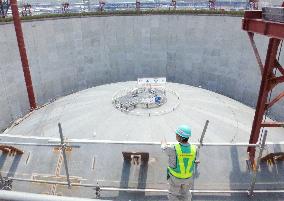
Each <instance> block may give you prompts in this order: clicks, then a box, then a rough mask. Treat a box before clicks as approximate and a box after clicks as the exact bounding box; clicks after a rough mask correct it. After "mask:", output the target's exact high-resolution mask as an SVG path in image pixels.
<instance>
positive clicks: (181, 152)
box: [161, 143, 196, 201]
mask: <svg viewBox="0 0 284 201" xmlns="http://www.w3.org/2000/svg"><path fill="white" fill-rule="evenodd" d="M161 148H162V149H163V151H164V152H166V154H167V155H168V157H169V161H168V162H169V166H168V169H167V176H168V180H169V185H170V188H169V194H168V198H169V200H170V201H191V194H190V193H189V190H190V189H191V188H192V185H193V179H192V176H193V175H192V174H193V170H194V164H195V163H194V161H195V157H196V146H195V145H190V144H188V143H186V144H182V143H180V144H176V145H171V146H162V147H161Z"/></svg>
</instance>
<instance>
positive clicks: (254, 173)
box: [249, 130, 267, 196]
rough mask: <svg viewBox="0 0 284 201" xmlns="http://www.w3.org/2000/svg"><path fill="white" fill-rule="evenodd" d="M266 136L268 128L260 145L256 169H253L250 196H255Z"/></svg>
mask: <svg viewBox="0 0 284 201" xmlns="http://www.w3.org/2000/svg"><path fill="white" fill-rule="evenodd" d="M266 137H267V130H265V132H264V135H263V139H262V142H261V145H260V150H259V155H258V158H257V162H256V169H255V170H253V175H252V180H251V184H250V188H249V196H253V191H254V187H255V183H256V176H257V171H258V168H259V164H260V160H261V157H262V152H263V150H264V146H265V142H266Z"/></svg>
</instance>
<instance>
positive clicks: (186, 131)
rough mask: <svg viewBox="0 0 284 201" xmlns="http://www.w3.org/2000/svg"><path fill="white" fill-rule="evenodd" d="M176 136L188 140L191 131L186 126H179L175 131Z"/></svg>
mask: <svg viewBox="0 0 284 201" xmlns="http://www.w3.org/2000/svg"><path fill="white" fill-rule="evenodd" d="M176 134H177V135H179V136H181V137H183V138H189V137H191V129H190V128H189V126H187V125H180V126H179V127H178V128H177V129H176Z"/></svg>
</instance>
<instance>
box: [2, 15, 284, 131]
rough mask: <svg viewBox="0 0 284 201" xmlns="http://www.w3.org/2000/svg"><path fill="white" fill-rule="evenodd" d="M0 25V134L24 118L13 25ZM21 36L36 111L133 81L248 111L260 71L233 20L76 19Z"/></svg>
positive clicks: (263, 41)
mask: <svg viewBox="0 0 284 201" xmlns="http://www.w3.org/2000/svg"><path fill="white" fill-rule="evenodd" d="M0 26H1V32H0V42H1V44H3V46H5V47H7V48H8V50H9V51H7V49H5V48H1V49H0V60H1V75H0V76H1V85H0V92H1V94H2V97H1V99H0V105H1V108H2V109H1V110H0V116H1V117H3V118H1V120H0V129H1V130H3V129H5V128H7V127H8V126H9V125H10V124H11V122H13V121H14V120H16V119H18V118H19V117H22V116H24V115H25V114H27V113H28V110H29V104H28V99H27V94H26V89H25V84H24V79H23V75H22V69H21V63H20V58H19V53H18V49H17V43H16V38H15V34H14V27H13V25H12V24H1V25H0ZM46 30H48V31H46ZM23 32H24V36H25V42H26V49H27V54H28V58H29V63H30V68H31V75H32V79H33V85H34V89H35V94H36V100H37V103H38V104H39V105H43V104H45V103H47V102H49V101H50V100H53V99H55V98H59V97H63V96H65V95H68V94H71V93H74V92H77V91H80V90H83V89H87V88H90V87H93V86H98V85H103V84H106V83H115V82H123V81H129V80H136V79H137V77H167V79H168V81H170V82H175V83H181V84H187V85H191V86H197V87H198V86H201V87H202V88H204V89H207V90H210V91H213V92H217V93H219V94H222V95H225V96H228V97H230V98H233V99H235V100H237V101H240V102H242V103H244V104H246V105H248V106H250V107H254V106H255V104H256V101H257V95H258V90H259V84H260V79H261V77H260V72H259V69H258V67H257V63H256V59H255V56H254V54H253V51H252V48H251V46H250V43H249V39H248V36H247V33H246V32H244V31H242V30H241V18H240V17H230V16H206V15H202V16H194V15H148V16H105V17H81V18H70V19H54V20H43V21H31V22H24V23H23ZM256 43H257V46H258V47H259V50H260V54H261V57H262V59H263V60H264V59H265V53H266V52H265V51H266V46H267V38H265V37H261V36H256ZM283 58H284V57H283V53H282V54H281V56H280V60H281V63H283ZM11 80H12V81H11ZM276 92H277V90H276ZM282 109H283V102H280V103H279V104H277V105H275V106H274V107H273V108H272V110H271V113H270V115H271V116H272V117H273V118H276V119H278V120H281V118H283V117H284V116H283V113H282V112H281V111H282Z"/></svg>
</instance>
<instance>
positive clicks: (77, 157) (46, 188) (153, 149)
mask: <svg viewBox="0 0 284 201" xmlns="http://www.w3.org/2000/svg"><path fill="white" fill-rule="evenodd" d="M0 139H1V141H11V140H12V141H14V142H24V141H27V142H30V143H40V144H47V143H48V142H49V141H48V139H36V138H29V139H23V138H22V137H18V138H10V137H7V136H1V138H0ZM75 144H76V145H79V146H80V147H79V148H73V149H72V151H68V152H67V158H68V167H69V173H70V176H71V178H77V182H80V183H81V184H92V185H99V186H100V187H117V188H139V189H144V188H147V189H149V188H151V189H152V188H154V189H162V190H165V189H167V188H168V185H167V180H166V167H167V157H166V154H165V153H162V151H161V149H160V146H159V145H149V144H148V145H147V144H143V143H141V144H129V143H125V144H106V143H91V144H89V143H88V144H86V143H75ZM16 147H17V148H20V149H22V150H23V151H24V154H23V155H21V156H9V155H6V154H1V155H0V168H1V175H2V176H9V177H10V178H17V179H15V180H14V181H13V183H12V188H13V190H14V191H21V192H33V193H40V194H48V193H49V192H50V189H51V187H52V184H43V183H37V182H34V183H31V182H26V181H19V179H30V180H44V181H50V182H52V181H61V182H65V181H66V180H65V179H66V178H65V177H64V175H65V171H64V166H62V167H61V172H60V176H59V177H54V174H55V170H56V164H57V159H58V157H59V152H58V151H54V149H53V147H47V146H19V145H18V146H16ZM283 148H284V147H283V145H282V146H278V145H274V146H273V145H272V146H269V149H272V150H273V151H283ZM123 151H130V152H135V151H139V152H148V153H149V161H148V162H146V163H140V164H139V165H134V164H133V163H130V162H128V161H125V160H123V156H122V152H123ZM266 151H267V150H266ZM266 151H265V153H266ZM82 156H84V157H82ZM94 158H95V162H94ZM246 159H247V157H246V147H236V146H223V147H220V146H210V147H207V146H204V147H202V148H201V150H200V161H201V163H200V164H199V165H198V168H197V172H196V173H195V177H194V189H195V190H247V189H248V188H249V186H250V181H251V177H252V172H251V171H250V170H249V169H248V167H247V164H246ZM283 165H284V163H283V162H278V163H276V164H274V165H268V164H266V163H262V164H261V167H260V171H259V173H258V176H257V183H256V189H258V190H268V189H273V190H281V189H283V186H284V183H283V182H284V180H283V177H284V175H283V173H284V172H283ZM209 170H210V171H209ZM73 181H74V180H73ZM56 194H57V195H65V196H75V197H85V198H94V197H95V188H94V187H78V186H75V185H74V186H73V187H72V188H71V189H68V188H67V186H62V185H57V188H56ZM194 195H195V196H194V198H195V199H194V200H235V201H238V200H242V201H245V200H262V201H269V200H281V199H283V193H282V194H279V193H278V194H277V193H275V194H274V195H271V194H269V193H261V194H256V196H255V197H254V198H252V199H249V198H248V196H247V195H246V193H241V194H228V193H225V194H200V193H199V194H198V193H197V194H194ZM222 197H223V199H221V198H222ZM101 199H102V200H130V199H131V200H135V201H137V200H165V193H161V192H154V193H149V192H148V193H143V192H140V193H138V192H131V193H129V192H117V191H116V192H108V191H102V192H101Z"/></svg>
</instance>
